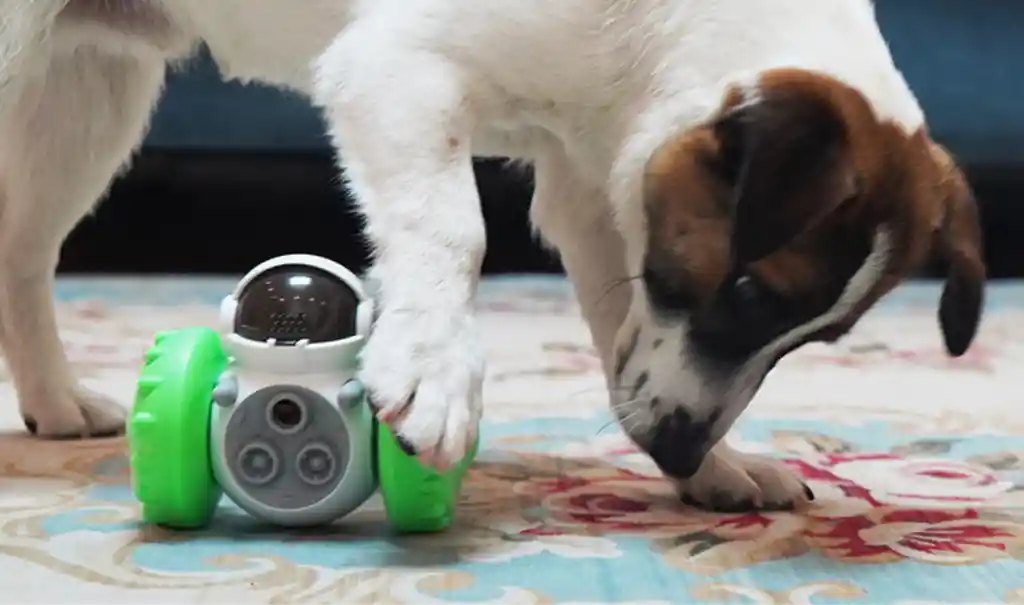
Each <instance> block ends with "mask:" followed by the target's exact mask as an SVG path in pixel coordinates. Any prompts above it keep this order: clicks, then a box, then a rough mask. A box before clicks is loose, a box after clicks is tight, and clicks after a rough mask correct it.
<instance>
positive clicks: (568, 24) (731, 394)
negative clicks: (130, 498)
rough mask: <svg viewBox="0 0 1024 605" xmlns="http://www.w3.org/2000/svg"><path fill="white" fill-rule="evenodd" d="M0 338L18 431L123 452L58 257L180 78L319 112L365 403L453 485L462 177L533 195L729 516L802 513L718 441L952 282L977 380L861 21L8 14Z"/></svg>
mask: <svg viewBox="0 0 1024 605" xmlns="http://www.w3.org/2000/svg"><path fill="white" fill-rule="evenodd" d="M0 10H2V13H0V14H2V15H3V18H2V20H0V142H2V143H0V201H2V207H0V252H2V256H0V259H2V260H0V320H2V321H0V324H2V328H3V330H2V340H3V346H4V351H5V352H6V357H7V362H8V365H9V369H10V372H11V374H12V376H13V380H14V383H15V385H16V388H17V393H18V397H19V405H20V410H21V413H22V416H23V418H24V419H25V423H26V425H27V426H28V428H29V430H30V431H31V432H33V433H36V434H38V435H39V436H43V437H76V436H81V435H100V434H107V433H113V432H117V431H119V430H120V429H121V427H122V425H123V422H124V408H123V407H122V406H120V405H118V404H116V403H114V402H111V401H109V400H107V399H105V398H104V397H101V396H99V395H97V394H95V393H91V392H89V391H87V390H85V389H84V388H83V387H82V386H81V385H80V384H79V383H78V382H77V381H76V380H75V378H74V377H73V374H72V371H71V368H70V367H69V364H68V361H67V358H66V356H65V354H64V351H63V349H62V346H61V342H60V340H59V338H58V331H57V326H56V322H55V315H54V307H53V303H52V294H53V279H54V270H55V267H56V265H57V261H58V256H59V250H60V247H61V243H62V242H63V240H64V238H65V236H66V235H67V234H68V232H69V231H70V230H71V229H72V228H73V227H74V226H75V224H76V223H77V222H78V221H79V220H80V219H81V218H82V217H83V216H84V215H85V214H86V213H88V212H89V211H90V209H92V208H93V206H94V205H95V203H96V201H97V200H98V199H99V198H100V197H101V196H102V195H104V193H105V191H106V189H107V188H108V186H109V184H110V182H111V179H112V178H113V177H114V175H115V174H117V173H118V171H119V170H121V169H123V167H124V166H125V165H126V162H127V160H128V159H129V157H130V156H131V155H132V153H133V150H135V149H136V147H137V146H138V144H139V141H140V139H141V138H142V137H143V134H144V132H145V130H146V127H147V122H148V120H149V117H150V114H151V111H152V108H153V106H154V104H155V102H156V101H157V99H158V98H159V96H160V92H161V88H162V86H163V82H164V77H165V71H166V70H167V69H168V68H169V67H168V66H171V68H173V66H175V65H177V64H179V63H182V62H185V61H188V60H189V58H191V57H193V56H194V55H195V54H196V53H197V51H198V49H199V48H200V47H201V45H205V46H206V48H207V49H208V50H209V52H210V54H211V55H212V57H213V58H214V60H215V61H216V63H217V65H218V67H219V69H220V70H221V72H222V74H223V76H224V77H225V78H229V79H236V80H242V81H259V82H264V83H268V84H271V85H275V86H278V87H282V88H286V89H290V90H294V91H297V92H299V93H301V94H303V95H306V96H307V97H308V98H309V99H310V100H311V101H312V102H313V103H315V104H316V105H317V106H318V107H320V108H322V110H323V114H324V117H325V121H326V124H327V130H328V132H329V134H330V137H331V139H332V141H333V143H334V145H335V147H336V148H337V151H338V157H339V164H340V168H341V170H342V173H343V175H344V178H345V180H346V182H347V184H348V185H349V186H350V188H351V190H352V191H353V192H354V194H355V197H356V199H357V200H358V207H359V209H360V211H361V213H362V215H363V217H365V222H366V227H365V228H366V234H367V236H368V239H369V240H370V241H371V243H372V245H373V251H374V254H373V263H372V265H373V266H372V270H371V274H370V275H371V276H372V278H373V279H375V280H377V281H378V282H379V289H380V291H379V294H380V301H379V303H380V306H379V309H378V315H377V319H376V323H375V327H374V334H373V337H372V338H371V339H370V342H369V343H368V345H367V348H366V350H365V355H364V367H363V369H362V379H363V380H364V381H365V384H366V385H367V388H368V392H369V393H370V394H371V396H372V401H373V403H374V406H375V407H376V410H377V414H378V417H379V418H380V420H381V421H382V422H385V423H386V424H387V425H389V426H390V427H392V428H393V429H394V431H395V432H396V433H397V434H398V435H399V436H400V438H401V439H402V441H403V443H404V444H405V445H406V446H407V447H408V448H409V449H410V450H411V451H414V452H416V454H417V455H418V456H420V458H421V459H422V460H424V462H426V463H428V464H431V465H434V466H436V467H438V468H444V467H446V466H448V465H451V464H452V463H453V462H454V461H456V460H458V459H460V458H461V457H462V456H463V454H465V453H466V451H467V450H468V448H469V447H470V445H471V443H472V442H473V440H474V438H475V434H474V433H475V430H476V428H475V427H476V425H477V421H478V419H479V418H480V416H481V409H482V401H481V397H482V382H483V376H484V359H483V353H482V347H481V344H480V341H479V336H478V333H477V328H476V326H475V324H474V315H473V305H474V297H475V289H476V286H477V282H478V279H479V275H480V267H481V259H482V258H483V256H484V251H485V247H486V242H485V232H484V224H483V219H482V216H481V211H480V208H479V204H480V200H479V199H478V194H477V190H476V187H475V184H474V175H473V169H472V163H471V162H472V158H473V157H474V156H492V157H505V158H512V159H518V160H522V161H525V162H529V163H530V164H532V166H533V169H534V178H535V191H534V193H533V198H532V201H531V206H530V214H531V218H532V221H533V224H534V225H535V227H536V230H537V231H538V232H539V234H540V236H541V238H543V240H544V241H545V242H546V243H547V244H548V245H550V246H551V247H552V248H553V249H554V250H555V251H557V253H558V254H559V256H560V258H561V261H562V263H563V265H564V267H565V270H566V272H567V274H568V276H569V278H570V280H571V282H572V284H573V287H574V290H575V293H576V295H577V298H578V302H579V306H580V308H581V310H582V314H583V316H584V319H585V320H586V321H587V324H588V326H589V329H590V332H591V336H592V338H593V342H594V345H595V347H596V350H597V351H598V352H599V354H600V356H601V362H602V364H603V368H604V370H605V375H606V379H607V386H608V391H609V397H610V400H611V406H612V409H613V410H614V413H615V415H616V416H617V417H618V419H619V421H620V424H621V425H622V427H623V429H624V431H625V432H626V433H627V434H628V435H629V437H630V438H631V439H632V440H633V441H634V442H635V443H636V444H637V445H638V447H640V448H642V449H643V450H644V451H646V452H647V453H649V454H650V456H651V457H652V459H653V460H654V462H656V463H657V465H658V466H659V467H660V468H661V469H662V470H663V471H664V473H665V475H666V476H667V477H669V478H671V479H672V480H674V482H675V483H676V484H677V485H678V490H679V494H680V496H681V497H682V498H683V499H684V500H686V501H689V502H692V503H695V504H697V505H699V506H703V507H706V508H711V509H717V510H746V509H751V508H789V507H793V506H800V505H803V504H805V503H806V502H807V501H808V500H809V499H811V498H813V494H812V493H811V492H810V490H808V489H807V487H806V486H805V485H804V484H803V483H802V482H801V481H800V480H799V479H798V478H797V477H796V476H795V475H794V474H793V473H791V472H790V471H789V470H787V469H786V468H785V467H784V466H783V465H782V464H781V463H779V462H776V461H773V460H770V459H768V458H763V457H758V456H753V455H747V454H743V453H740V452H737V451H735V450H732V449H730V448H729V447H728V446H727V445H726V444H725V442H724V441H722V436H723V435H724V434H725V433H726V431H727V430H728V429H729V427H730V426H731V425H732V424H733V422H734V421H735V420H736V418H737V417H738V416H739V415H740V414H741V412H742V411H743V410H744V409H745V408H746V407H747V405H748V403H749V402H750V401H751V399H752V398H753V397H754V395H755V393H756V391H757V390H758V388H759V386H760V384H761V382H762V381H763V380H764V378H765V376H766V375H767V374H768V372H769V371H770V370H771V369H772V368H773V366H774V365H775V364H776V362H778V361H779V360H780V359H781V358H783V357H784V356H785V355H786V354H787V353H788V352H790V351H792V350H794V349H796V348H798V347H800V346H801V345H803V344H805V343H808V342H812V341H833V340H835V339H837V338H839V337H840V336H842V335H843V334H844V333H846V332H847V331H848V330H849V329H850V328H851V327H852V326H853V325H854V324H855V323H856V322H857V321H858V319H859V318H860V317H861V316H862V315H863V314H864V313H865V312H866V311H867V310H869V309H870V308H871V307H872V305H873V304H874V303H875V302H876V301H877V300H878V299H879V298H881V297H882V296H883V295H885V294H886V293H887V292H888V291H890V290H891V289H892V288H893V287H894V286H896V285H897V284H898V283H899V282H900V281H901V280H902V279H904V278H905V277H907V276H910V275H912V274H914V272H915V271H916V270H917V269H918V268H919V267H920V266H921V265H922V263H924V262H926V261H927V260H928V259H929V258H931V257H932V255H933V254H937V255H941V256H942V257H943V258H944V260H945V263H946V266H947V267H948V275H947V277H946V284H945V289H944V291H943V294H942V298H941V302H940V304H939V325H940V327H941V331H942V334H943V336H944V339H945V344H946V347H947V349H948V351H949V353H950V354H951V355H954V356H957V355H961V354H963V353H964V351H965V350H966V349H967V348H968V346H969V345H970V343H971V341H972V339H973V338H974V336H975V333H976V331H977V327H978V324H979V320H980V316H981V313H982V307H983V295H984V285H985V279H986V276H985V271H986V269H985V265H984V263H983V260H982V252H981V250H982V242H981V232H980V228H979V219H978V213H977V208H976V204H975V202H974V199H973V197H972V193H971V189H970V187H969V185H968V183H967V182H966V180H965V177H964V175H963V174H962V171H961V170H960V169H959V168H958V167H957V165H956V163H955V161H954V159H953V158H952V157H951V156H950V154H949V153H948V152H947V151H946V150H945V149H943V148H942V147H941V146H940V145H939V144H937V143H936V142H934V141H933V140H932V139H931V138H930V136H929V134H928V131H927V127H926V121H925V117H924V114H923V112H922V110H921V107H920V106H919V104H918V102H917V100H916V99H915V97H914V94H913V93H912V91H911V90H910V88H909V87H908V85H907V83H906V81H905V80H904V78H903V77H902V76H901V74H900V72H899V70H898V69H897V68H896V67H895V65H894V63H893V59H892V57H891V55H890V52H889V50H888V47H887V45H886V43H885V41H884V39H883V37H882V35H881V34H880V31H879V28H878V25H877V22H876V20H875V16H874V9H873V6H872V3H871V2H870V0H841V1H830V2H822V1H821V0H772V1H771V2H766V1H764V0H714V1H708V0H560V1H559V2H549V1H547V0H520V1H517V2H505V3H494V2H453V1H452V0H309V1H306V2H298V3H296V2H291V1H286V0H217V1H215V2H211V1H209V0H175V1H174V2H171V1H170V0H0Z"/></svg>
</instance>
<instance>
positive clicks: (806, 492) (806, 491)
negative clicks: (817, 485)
mask: <svg viewBox="0 0 1024 605" xmlns="http://www.w3.org/2000/svg"><path fill="white" fill-rule="evenodd" d="M801 485H803V486H804V495H805V496H807V499H808V500H810V501H812V502H813V501H814V492H812V491H811V488H810V487H808V486H807V484H806V483H801Z"/></svg>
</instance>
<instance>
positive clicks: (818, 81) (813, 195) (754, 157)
mask: <svg viewBox="0 0 1024 605" xmlns="http://www.w3.org/2000/svg"><path fill="white" fill-rule="evenodd" d="M748 94H753V95H755V98H754V99H752V100H750V101H749V102H743V103H740V104H739V105H737V106H735V107H734V108H732V109H728V110H726V111H724V112H723V114H722V115H721V116H720V117H719V118H718V119H716V120H715V121H714V123H713V126H712V128H713V131H714V133H715V136H716V138H717V139H718V141H719V145H720V148H721V150H722V154H721V155H722V159H723V163H724V164H726V165H728V166H731V167H734V168H731V169H730V172H734V173H735V180H734V182H733V186H734V201H733V204H732V205H733V213H734V218H733V248H734V254H735V257H736V258H735V260H736V262H737V263H740V264H746V263H751V262H755V261H758V260H760V259H762V258H764V257H766V256H768V255H770V254H772V253H773V252H776V251H777V250H779V249H781V248H782V247H783V246H785V245H786V244H788V243H789V242H790V241H792V240H793V239H794V238H795V237H796V236H797V235H799V234H800V233H803V232H805V231H807V230H808V229H811V228H813V227H814V225H816V224H817V223H818V222H819V221H820V220H821V219H822V218H823V217H825V216H827V215H828V214H829V213H831V212H833V211H834V210H835V209H836V208H837V207H838V206H839V205H840V204H841V203H842V202H844V201H846V200H847V199H850V198H852V197H853V196H854V194H855V193H856V189H857V180H858V179H857V173H856V168H855V166H854V164H853V158H852V157H851V154H852V149H851V146H850V141H849V137H848V134H847V130H848V123H847V117H846V116H845V115H844V114H843V112H842V107H841V105H840V103H839V101H838V100H837V96H838V93H837V92H836V91H835V88H834V86H832V85H830V83H829V81H828V80H825V79H824V78H822V77H820V76H817V75H814V74H810V73H809V72H805V71H799V70H779V71H775V72H771V73H769V74H767V75H766V76H765V77H763V78H762V80H761V82H760V86H759V87H758V90H757V92H756V93H748Z"/></svg>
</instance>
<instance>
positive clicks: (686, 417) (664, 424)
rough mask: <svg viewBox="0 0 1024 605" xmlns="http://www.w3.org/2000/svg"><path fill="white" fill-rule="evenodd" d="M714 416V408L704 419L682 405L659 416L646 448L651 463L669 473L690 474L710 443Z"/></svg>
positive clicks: (699, 463)
mask: <svg viewBox="0 0 1024 605" xmlns="http://www.w3.org/2000/svg"><path fill="white" fill-rule="evenodd" d="M718 416H719V413H718V412H716V413H715V414H712V416H711V417H710V418H708V419H707V420H704V421H695V420H693V418H692V416H690V413H689V412H687V411H686V410H685V409H683V408H677V409H675V410H673V411H672V413H670V414H666V415H665V416H663V417H662V418H661V420H659V421H658V423H657V425H655V427H654V431H653V433H652V437H651V440H650V447H649V448H648V453H649V454H650V455H651V458H652V459H653V460H654V462H655V464H657V465H658V467H659V468H661V470H662V471H663V472H664V473H665V474H667V475H669V476H671V477H675V478H677V479H689V478H690V477H692V476H693V475H694V473H696V472H697V469H699V468H700V465H701V463H703V462H704V456H706V455H707V453H708V450H709V449H711V446H712V445H713V444H712V443H711V428H712V426H713V425H714V423H715V420H716V419H717V418H718Z"/></svg>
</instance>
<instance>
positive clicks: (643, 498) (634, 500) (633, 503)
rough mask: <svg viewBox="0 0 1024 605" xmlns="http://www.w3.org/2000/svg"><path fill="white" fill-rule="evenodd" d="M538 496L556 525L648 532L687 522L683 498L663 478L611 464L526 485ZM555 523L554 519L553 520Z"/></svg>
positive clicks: (596, 529) (607, 530)
mask: <svg viewBox="0 0 1024 605" xmlns="http://www.w3.org/2000/svg"><path fill="white" fill-rule="evenodd" d="M520 487H521V488H522V491H523V492H524V493H528V494H530V495H532V496H535V497H538V498H539V499H540V501H541V505H542V506H543V507H544V508H545V509H546V510H547V511H548V515H549V517H550V521H551V522H554V525H555V526H557V525H565V526H576V525H585V526H587V527H588V528H589V529H590V530H592V531H598V532H637V531H641V532H649V531H652V530H657V529H664V528H665V527H668V526H671V525H679V524H681V523H686V520H685V519H683V518H681V517H680V516H679V515H678V514H675V513H674V511H673V508H674V506H676V505H677V502H678V500H677V499H676V498H675V495H674V492H673V490H672V488H671V486H670V485H669V484H668V483H667V482H666V481H664V480H663V479H662V478H660V477H653V476H649V475H643V474H640V473H636V472H633V471H630V470H626V469H620V468H615V467H612V466H608V467H602V468H594V469H587V470H586V471H582V472H580V473H579V474H574V475H570V476H565V477H557V478H549V479H537V480H533V481H530V482H529V483H528V484H527V485H521V486H520ZM549 525H550V523H549Z"/></svg>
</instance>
